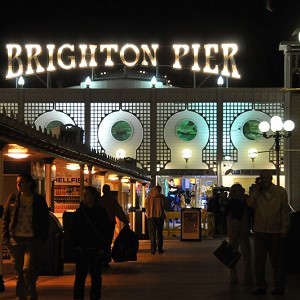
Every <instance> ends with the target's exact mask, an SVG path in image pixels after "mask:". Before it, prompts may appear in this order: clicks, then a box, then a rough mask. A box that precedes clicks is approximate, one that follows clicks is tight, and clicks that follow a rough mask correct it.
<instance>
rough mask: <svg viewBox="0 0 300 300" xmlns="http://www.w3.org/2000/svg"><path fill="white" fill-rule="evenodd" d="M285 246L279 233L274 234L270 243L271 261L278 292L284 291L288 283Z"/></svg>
mask: <svg viewBox="0 0 300 300" xmlns="http://www.w3.org/2000/svg"><path fill="white" fill-rule="evenodd" d="M282 250H283V246H282V240H281V237H280V235H279V234H274V235H273V236H272V244H271V245H270V251H269V253H270V262H271V265H272V268H273V280H274V285H275V290H277V292H278V293H280V292H282V293H283V292H284V290H285V285H286V277H285V270H284V265H283V253H282Z"/></svg>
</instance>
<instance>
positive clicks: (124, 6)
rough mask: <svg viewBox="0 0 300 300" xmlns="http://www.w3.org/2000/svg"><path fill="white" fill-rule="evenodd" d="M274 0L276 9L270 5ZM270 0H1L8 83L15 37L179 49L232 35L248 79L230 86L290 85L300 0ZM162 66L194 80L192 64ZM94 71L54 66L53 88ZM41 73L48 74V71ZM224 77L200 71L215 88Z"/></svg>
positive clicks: (1, 59)
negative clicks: (287, 61)
mask: <svg viewBox="0 0 300 300" xmlns="http://www.w3.org/2000/svg"><path fill="white" fill-rule="evenodd" d="M268 1H269V3H270V5H271V10H272V11H270V10H268V9H267V5H266V2H268ZM268 1H267V0H207V1H206V0H205V1H204V0H201V1H200V0H195V1H188V0H186V1H180V3H175V1H163V0H161V1H133V0H129V1H116V0H110V1H97V2H96V3H95V1H91V2H86V1H82V2H81V3H80V4H78V3H76V4H74V2H73V1H70V2H69V1H51V2H43V1H39V2H38V3H36V4H34V5H32V4H30V5H29V4H28V3H31V2H32V1H30V2H29V1H23V2H22V3H20V4H19V3H15V2H12V1H10V3H5V4H1V5H0V6H1V11H0V17H1V18H0V28H1V36H0V43H1V48H0V87H12V88H13V87H14V86H15V80H5V75H6V69H7V53H6V48H5V45H6V44H8V43H18V44H22V45H24V44H25V43H37V44H41V45H45V44H50V43H54V44H56V45H61V44H63V43H70V44H75V45H78V44H80V43H87V44H107V43H114V44H119V46H120V45H124V44H125V43H133V44H136V45H140V44H141V43H147V44H150V43H158V44H159V46H160V48H162V49H168V47H170V49H171V47H172V45H173V44H175V43H186V44H189V45H191V44H192V43H200V44H201V45H203V44H205V43H217V44H221V43H227V42H232V43H236V44H238V46H239V52H238V54H237V55H236V64H237V67H238V70H239V73H240V74H241V79H229V87H282V86H283V53H282V52H281V51H279V49H278V48H279V44H280V42H281V41H287V40H296V39H297V37H296V36H292V33H293V32H294V31H295V30H296V29H297V28H300V17H299V13H300V0H268ZM176 2H177V1H176ZM163 55H165V57H163V58H160V57H158V60H159V61H161V60H163V61H164V62H167V63H168V62H170V64H171V62H172V57H170V55H172V51H165V52H164V54H163ZM149 72H150V73H151V72H154V70H153V68H152V69H151V68H149ZM161 72H164V74H166V75H167V76H168V77H169V78H170V80H171V83H173V85H176V86H180V87H193V75H192V72H191V71H190V70H189V69H188V68H187V69H186V70H182V71H178V70H174V69H172V68H165V69H164V70H161ZM89 74H90V70H89V69H84V70H79V69H75V70H72V71H59V72H56V73H53V74H51V82H52V87H58V86H70V85H71V86H72V85H73V86H74V85H79V83H80V82H81V81H84V79H85V77H86V76H87V75H89ZM162 75H163V74H162ZM39 76H40V79H42V80H45V75H39ZM216 79H217V77H216V76H209V77H208V75H207V74H203V73H199V74H197V77H196V85H197V86H199V85H201V86H202V87H214V86H216ZM25 80H26V82H27V83H26V86H25V87H43V84H42V83H41V80H39V79H38V78H36V77H35V76H30V77H26V78H25Z"/></svg>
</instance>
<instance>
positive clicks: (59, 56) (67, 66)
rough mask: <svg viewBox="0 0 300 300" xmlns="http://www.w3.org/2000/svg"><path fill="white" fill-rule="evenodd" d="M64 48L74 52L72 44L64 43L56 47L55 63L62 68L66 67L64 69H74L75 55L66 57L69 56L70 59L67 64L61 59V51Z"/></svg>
mask: <svg viewBox="0 0 300 300" xmlns="http://www.w3.org/2000/svg"><path fill="white" fill-rule="evenodd" d="M65 49H69V50H71V51H72V52H74V45H70V44H64V45H62V46H61V47H59V48H58V51H57V63H58V65H59V66H60V67H61V68H62V69H66V70H70V69H74V68H75V56H74V55H71V56H67V58H69V59H70V60H71V62H70V64H69V65H66V64H64V63H63V61H62V55H63V51H64V50H65Z"/></svg>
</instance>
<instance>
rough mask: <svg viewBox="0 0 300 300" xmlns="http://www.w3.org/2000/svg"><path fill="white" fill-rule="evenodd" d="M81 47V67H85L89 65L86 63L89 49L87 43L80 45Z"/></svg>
mask: <svg viewBox="0 0 300 300" xmlns="http://www.w3.org/2000/svg"><path fill="white" fill-rule="evenodd" d="M79 49H80V50H81V62H80V64H79V68H85V67H87V63H86V59H85V57H86V55H87V54H86V49H87V45H79Z"/></svg>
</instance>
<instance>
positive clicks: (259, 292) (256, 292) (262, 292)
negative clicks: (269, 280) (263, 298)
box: [251, 288, 267, 296]
mask: <svg viewBox="0 0 300 300" xmlns="http://www.w3.org/2000/svg"><path fill="white" fill-rule="evenodd" d="M251 294H252V295H257V296H258V295H266V294H267V290H266V289H262V288H258V289H256V290H254V291H253V292H252V293H251Z"/></svg>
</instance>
